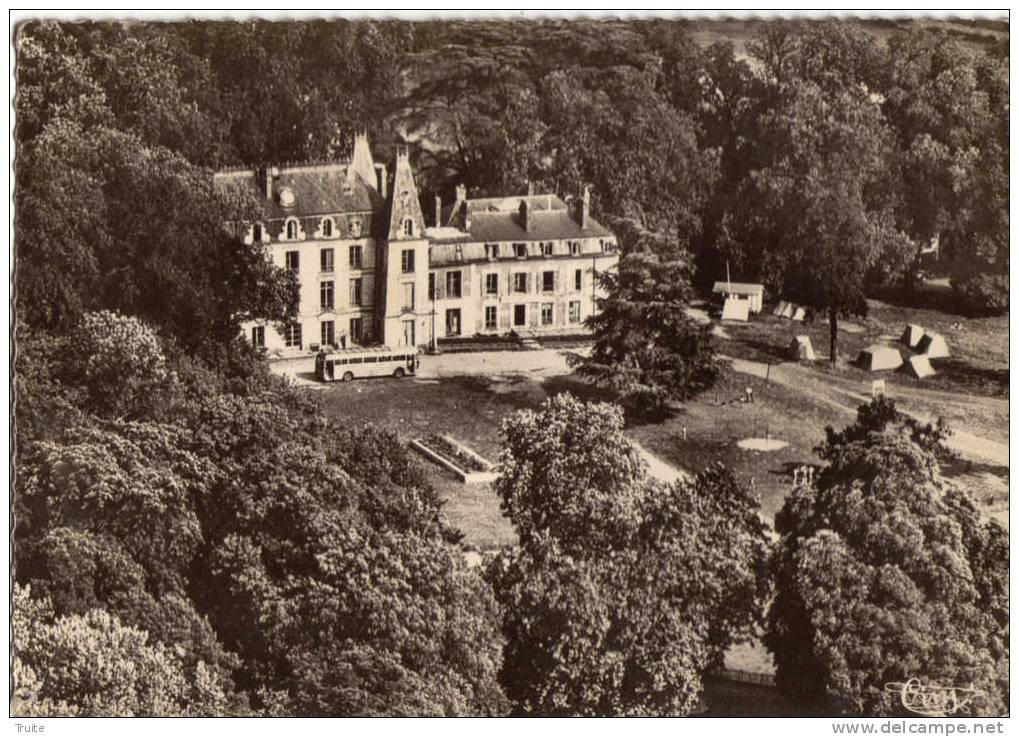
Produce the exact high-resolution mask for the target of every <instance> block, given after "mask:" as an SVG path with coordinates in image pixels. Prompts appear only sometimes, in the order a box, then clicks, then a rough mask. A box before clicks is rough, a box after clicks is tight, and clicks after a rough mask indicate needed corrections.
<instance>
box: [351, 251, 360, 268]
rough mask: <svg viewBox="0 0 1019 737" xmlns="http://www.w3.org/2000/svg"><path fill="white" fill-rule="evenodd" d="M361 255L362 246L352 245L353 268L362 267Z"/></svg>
mask: <svg viewBox="0 0 1019 737" xmlns="http://www.w3.org/2000/svg"><path fill="white" fill-rule="evenodd" d="M361 257H362V252H361V246H351V247H350V268H352V269H360V268H361V264H362V260H361Z"/></svg>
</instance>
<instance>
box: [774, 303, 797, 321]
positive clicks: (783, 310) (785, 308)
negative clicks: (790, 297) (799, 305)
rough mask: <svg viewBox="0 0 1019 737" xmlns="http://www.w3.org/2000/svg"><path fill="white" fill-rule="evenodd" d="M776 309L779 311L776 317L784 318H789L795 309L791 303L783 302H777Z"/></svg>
mask: <svg viewBox="0 0 1019 737" xmlns="http://www.w3.org/2000/svg"><path fill="white" fill-rule="evenodd" d="M778 307H779V310H780V311H779V313H778V316H779V317H786V318H791V317H792V316H793V311H794V310H795V309H796V305H794V304H793V303H792V302H786V301H785V300H782V301H781V302H779V303H778Z"/></svg>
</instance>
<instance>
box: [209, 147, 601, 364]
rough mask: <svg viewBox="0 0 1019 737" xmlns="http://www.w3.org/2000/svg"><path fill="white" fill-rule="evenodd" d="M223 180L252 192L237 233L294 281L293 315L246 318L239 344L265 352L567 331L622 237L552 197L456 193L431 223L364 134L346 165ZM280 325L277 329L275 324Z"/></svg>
mask: <svg viewBox="0 0 1019 737" xmlns="http://www.w3.org/2000/svg"><path fill="white" fill-rule="evenodd" d="M215 179H216V183H217V185H218V186H223V187H229V186H234V187H241V188H252V189H254V190H255V191H256V192H257V194H258V196H259V197H260V198H261V199H262V200H263V202H264V205H265V212H266V218H265V220H264V221H262V222H257V223H248V224H245V225H243V226H241V233H240V235H241V237H242V238H244V239H245V242H247V243H252V242H256V241H257V242H262V243H264V244H266V245H267V246H268V248H269V251H270V253H271V256H272V259H273V261H274V262H275V263H276V264H277V265H279V266H281V267H284V268H287V269H290V270H291V271H293V272H294V273H295V274H296V275H297V278H298V281H299V283H300V307H299V314H298V317H297V320H296V321H295V322H294V323H292V324H290V325H286V326H278V325H276V324H274V323H272V322H270V321H265V320H253V321H250V322H247V323H245V324H244V326H243V327H244V331H245V334H246V335H247V337H248V338H249V339H250V340H251V341H252V343H253V344H255V345H256V346H260V347H264V348H265V349H266V350H268V351H269V352H270V354H271V355H277V356H288V355H298V354H307V353H308V352H311V351H316V350H318V349H320V348H326V349H327V348H328V347H330V346H333V347H351V346H354V345H368V344H373V343H381V344H384V345H389V346H393V347H398V346H425V345H434V344H435V342H436V341H439V340H442V339H444V338H458V337H470V336H475V335H500V334H508V333H510V332H515V333H517V334H518V335H523V336H538V335H542V334H553V335H554V334H574V333H580V332H583V331H584V328H583V322H584V320H585V319H586V318H587V317H588V316H590V315H591V314H592V313H593V312H594V311H595V309H596V300H597V298H598V297H599V296H601V291H600V288H599V287H598V285H597V283H596V279H595V274H597V273H598V272H601V271H605V270H607V269H611V268H613V267H614V266H615V265H616V263H617V261H618V255H617V253H616V239H615V237H614V236H613V234H612V233H611V232H610V231H609V230H607V229H606V228H605V227H603V226H602V225H601V224H600V223H598V222H597V221H596V220H595V219H594V218H592V217H591V215H590V211H589V206H590V203H589V199H588V196H587V193H586V192H585V194H584V197H583V198H580V199H579V201H578V202H577V203H576V204H575V206H572V207H571V206H570V205H568V204H567V203H565V202H564V201H563V200H561V199H560V198H559V197H557V196H556V195H553V194H534V193H528V194H526V195H521V196H516V197H496V198H484V199H468V198H467V192H466V189H465V188H464V187H463V186H460V187H457V191H456V199H455V201H454V202H452V203H449V204H447V205H445V206H444V205H443V203H442V202H441V201H440V200H439V198H436V199H435V202H434V208H430V210H431V212H430V213H429V214H430V217H429V222H430V223H431V224H430V225H428V224H426V222H425V214H424V212H422V208H421V203H420V200H419V197H418V192H417V188H416V186H415V184H414V173H413V171H412V170H411V165H410V159H409V157H408V154H407V152H406V151H400V152H398V153H397V156H396V162H395V167H394V170H393V173H392V178H391V179H390V176H389V172H388V171H387V169H386V167H385V166H383V165H382V164H377V163H375V161H374V160H373V158H372V154H371V149H370V147H369V145H368V137H367V135H366V134H363V133H362V134H358V135H357V136H355V138H354V148H353V154H352V156H351V159H350V161H349V162H344V163H326V164H308V165H299V166H287V167H279V168H271V167H263V168H257V169H233V170H226V171H221V172H218V173H217V174H216V175H215ZM277 328H281V329H279V330H278V329H277Z"/></svg>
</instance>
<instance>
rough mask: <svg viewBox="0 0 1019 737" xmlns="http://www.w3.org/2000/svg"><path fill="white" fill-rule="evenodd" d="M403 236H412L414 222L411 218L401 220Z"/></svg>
mask: <svg viewBox="0 0 1019 737" xmlns="http://www.w3.org/2000/svg"><path fill="white" fill-rule="evenodd" d="M403 234H404V235H409V236H412V235H414V220H413V219H411V218H404V219H403Z"/></svg>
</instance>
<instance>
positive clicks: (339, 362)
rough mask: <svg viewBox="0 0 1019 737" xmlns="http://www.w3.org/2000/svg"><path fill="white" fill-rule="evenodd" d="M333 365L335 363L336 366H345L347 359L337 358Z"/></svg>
mask: <svg viewBox="0 0 1019 737" xmlns="http://www.w3.org/2000/svg"><path fill="white" fill-rule="evenodd" d="M333 363H335V364H336V365H337V366H346V365H347V359H346V358H337V359H336V360H335V361H333Z"/></svg>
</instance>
